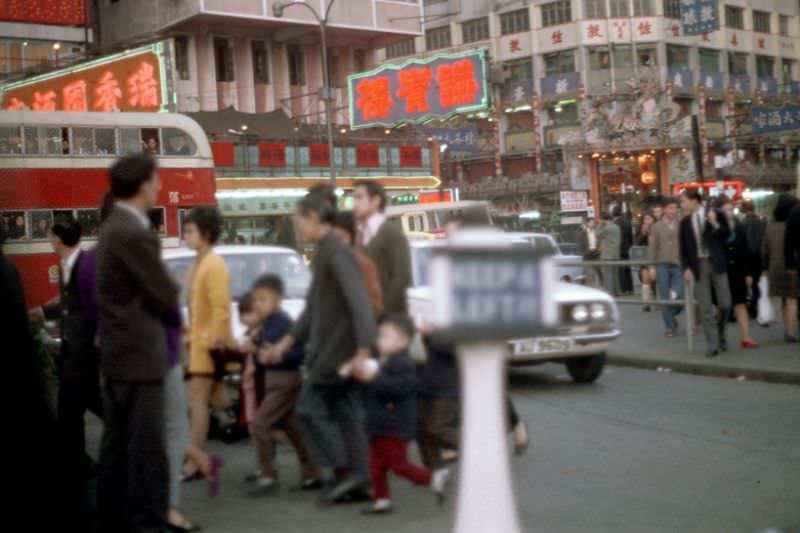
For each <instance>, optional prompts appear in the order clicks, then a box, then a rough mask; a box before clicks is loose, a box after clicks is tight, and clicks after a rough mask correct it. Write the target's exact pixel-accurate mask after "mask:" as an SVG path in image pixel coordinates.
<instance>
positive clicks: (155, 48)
mask: <svg viewBox="0 0 800 533" xmlns="http://www.w3.org/2000/svg"><path fill="white" fill-rule="evenodd" d="M168 58H169V49H168V45H167V43H164V42H160V43H155V44H152V45H148V46H143V47H140V48H136V49H132V50H129V51H127V52H123V53H120V54H115V55H111V56H106V57H103V58H100V59H97V60H94V61H89V62H87V63H82V64H80V65H77V66H74V67H70V68H65V69H60V70H56V71H53V72H49V73H47V74H44V75H41V76H36V77H33V78H27V79H24V80H21V81H18V82H14V83H9V84H7V85H3V86H0V102H1V103H2V104H1V105H2V109H5V110H16V109H31V110H33V111H169V110H170V103H171V99H170V98H169V94H170V93H171V92H172V87H173V85H172V83H171V77H170V76H169V75H168V73H169V72H171V66H170V61H169V59H168Z"/></svg>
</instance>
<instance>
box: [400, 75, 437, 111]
mask: <svg viewBox="0 0 800 533" xmlns="http://www.w3.org/2000/svg"><path fill="white" fill-rule="evenodd" d="M432 78H433V75H432V74H431V69H430V67H423V68H412V69H408V70H401V71H400V72H398V73H397V80H398V82H399V83H400V87H399V88H398V89H397V96H399V97H400V98H405V99H406V113H427V112H428V87H430V84H431V79H432Z"/></svg>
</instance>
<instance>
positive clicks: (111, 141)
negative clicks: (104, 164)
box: [94, 128, 117, 155]
mask: <svg viewBox="0 0 800 533" xmlns="http://www.w3.org/2000/svg"><path fill="white" fill-rule="evenodd" d="M94 145H95V148H96V149H97V153H98V154H104V155H105V154H110V155H113V154H116V153H117V142H116V137H115V136H114V128H94Z"/></svg>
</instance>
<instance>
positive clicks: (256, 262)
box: [162, 246, 311, 339]
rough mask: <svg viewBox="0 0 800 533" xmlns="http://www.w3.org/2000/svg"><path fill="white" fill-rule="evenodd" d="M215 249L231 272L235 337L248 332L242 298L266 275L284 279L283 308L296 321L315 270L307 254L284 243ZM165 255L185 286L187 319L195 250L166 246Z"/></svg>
mask: <svg viewBox="0 0 800 533" xmlns="http://www.w3.org/2000/svg"><path fill="white" fill-rule="evenodd" d="M214 252H216V253H217V254H218V255H219V256H220V257H222V258H223V259H224V260H225V264H226V265H227V266H228V270H229V271H230V273H231V296H232V298H233V301H232V302H231V331H233V334H234V337H235V338H237V339H238V338H240V337H241V336H242V334H243V333H244V326H242V325H241V324H240V323H239V307H238V301H239V298H241V297H242V296H243V295H244V294H246V293H247V292H248V291H249V290H250V289H251V288H252V287H253V283H255V281H256V280H257V279H258V278H259V276H261V275H263V274H276V275H278V276H279V277H280V278H281V279H282V280H283V283H284V286H285V294H284V298H283V310H284V311H286V313H287V314H288V315H289V316H291V317H292V320H296V319H297V317H299V316H300V313H302V312H303V309H304V308H305V305H306V292H307V291H308V287H309V285H310V284H311V272H310V271H309V270H308V267H307V266H306V264H305V261H303V257H302V256H301V255H300V254H299V253H297V252H296V251H295V250H293V249H291V248H283V247H281V246H216V247H215V248H214ZM162 257H163V259H164V262H165V263H166V265H167V270H168V271H169V273H170V274H171V275H172V277H173V279H175V281H176V282H177V283H178V284H179V285H180V287H181V308H182V311H183V314H184V319H187V318H188V312H187V308H186V292H187V287H186V284H187V279H188V274H189V269H190V268H191V267H192V265H193V264H194V260H195V252H193V251H192V250H189V249H188V248H166V249H164V250H163V252H162Z"/></svg>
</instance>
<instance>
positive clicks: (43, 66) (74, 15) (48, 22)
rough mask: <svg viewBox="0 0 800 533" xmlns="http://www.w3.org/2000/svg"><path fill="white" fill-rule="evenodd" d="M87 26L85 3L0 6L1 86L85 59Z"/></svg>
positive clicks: (11, 0) (30, 0)
mask: <svg viewBox="0 0 800 533" xmlns="http://www.w3.org/2000/svg"><path fill="white" fill-rule="evenodd" d="M89 26H90V16H89V13H88V12H87V2H86V1H85V0H4V1H3V2H0V84H2V83H3V82H6V81H12V80H17V79H21V78H25V77H28V76H32V75H35V74H40V73H42V72H46V71H49V70H53V69H55V68H59V67H62V66H65V65H68V64H71V63H73V62H75V61H78V60H81V59H84V58H85V52H86V48H87V46H89V45H90V44H91V42H92V30H91V28H90V27H89Z"/></svg>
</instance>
